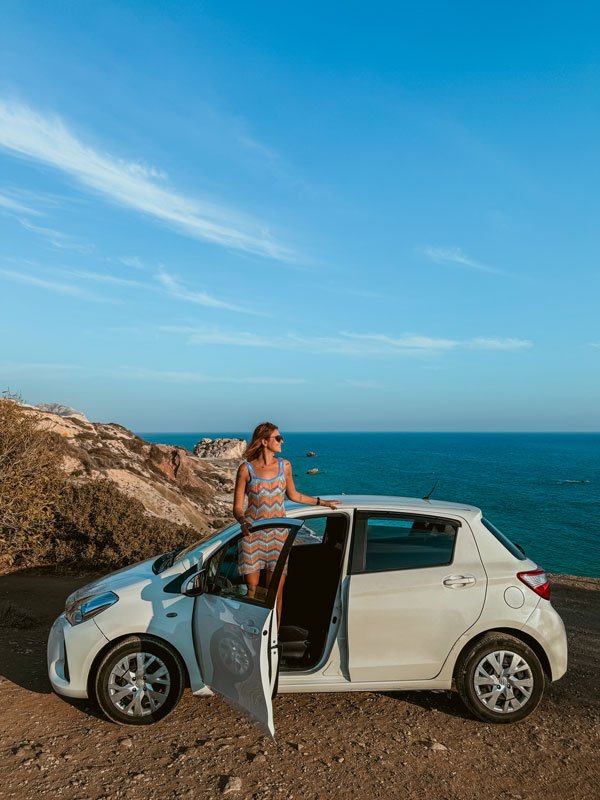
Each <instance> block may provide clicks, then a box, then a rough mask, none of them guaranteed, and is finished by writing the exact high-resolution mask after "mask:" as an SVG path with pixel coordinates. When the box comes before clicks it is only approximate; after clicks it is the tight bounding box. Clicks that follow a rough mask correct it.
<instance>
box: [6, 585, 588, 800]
mask: <svg viewBox="0 0 600 800" xmlns="http://www.w3.org/2000/svg"><path fill="white" fill-rule="evenodd" d="M92 577H93V576H90V575H81V576H59V575H44V574H24V573H16V574H12V575H5V576H0V605H1V604H2V601H6V600H7V599H10V601H11V602H12V603H13V604H14V607H15V608H16V609H17V614H22V613H23V612H27V611H29V612H30V614H31V615H32V620H31V622H30V624H31V627H29V628H23V627H22V621H21V624H20V625H18V626H15V625H14V624H11V620H10V619H9V620H8V622H7V620H6V619H5V620H4V623H3V624H4V625H5V626H6V625H7V624H8V626H9V627H2V628H0V637H1V639H2V642H3V646H2V648H1V650H0V676H1V677H0V697H1V698H2V715H1V718H0V752H1V761H0V796H1V797H2V798H19V799H21V798H24V799H28V798H38V797H43V796H52V797H60V798H69V799H70V798H77V799H78V800H79V799H81V800H83V799H84V798H90V799H92V798H93V799H94V800H95V799H96V798H140V800H141V798H144V799H145V798H160V799H161V800H164V798H200V799H202V798H214V797H222V796H226V797H230V798H235V800H238V798H239V799H240V800H242V798H256V799H258V798H288V800H292V798H296V799H297V800H304V798H319V799H320V798H324V797H327V798H375V797H387V798H404V799H406V800H413V799H414V800H417V799H420V798H423V800H425V799H426V800H438V798H439V799H440V800H442V799H445V798H457V800H458V798H461V800H462V798H465V800H469V798H478V800H481V798H486V800H492V799H493V798H500V799H501V800H505V799H506V800H537V798H539V799H540V800H542V798H543V800H546V799H547V798H548V797H549V796H551V797H553V798H577V800H587V798H598V797H600V787H599V770H598V763H599V760H600V758H599V755H600V748H599V743H600V742H599V738H600V726H599V724H598V723H599V720H600V703H599V700H598V644H599V641H600V614H599V610H600V602H599V601H600V592H599V591H598V590H599V588H600V580H592V579H585V578H572V579H569V578H566V577H558V576H556V577H555V579H554V581H553V587H552V601H553V603H554V605H555V607H556V608H557V610H558V611H559V613H560V614H561V615H562V617H563V619H564V620H565V623H566V625H567V630H568V634H569V646H570V653H569V656H570V665H569V671H568V673H567V675H566V676H565V677H564V678H563V679H562V680H560V681H559V682H557V683H556V684H553V685H551V686H549V687H548V689H547V692H546V694H545V696H544V698H543V700H542V703H541V705H540V706H539V708H538V709H537V711H536V712H535V713H534V714H533V715H532V716H530V717H528V718H527V719H526V720H524V721H523V722H521V723H518V724H515V725H487V724H485V723H482V722H478V721H476V720H474V719H472V718H471V717H470V716H469V715H468V713H467V712H466V711H465V710H464V708H463V706H462V704H461V702H460V700H459V699H458V697H457V696H456V695H455V694H452V693H450V692H410V693H389V694H380V693H374V692H373V693H360V694H358V693H356V694H354V693H348V694H337V695H336V694H331V695H327V694H312V695H311V694H305V695H289V694H288V695H280V696H279V697H278V698H277V699H276V700H275V709H274V710H275V726H276V730H277V734H276V737H277V738H276V739H275V741H272V740H270V739H269V738H267V737H266V736H263V735H262V734H261V733H260V731H259V730H258V729H257V728H255V727H254V726H253V725H252V724H251V723H250V722H249V721H247V720H246V719H244V718H242V717H240V716H239V715H238V714H237V713H236V712H235V711H234V710H232V709H231V708H229V707H228V705H227V704H226V703H225V702H224V701H222V700H221V699H220V698H218V697H211V698H195V697H193V696H192V695H191V693H190V692H189V690H186V693H185V694H184V697H183V698H182V701H181V703H180V704H179V706H178V707H177V708H176V709H175V711H174V712H173V713H172V714H171V715H170V716H169V717H167V719H165V720H164V721H163V722H162V723H159V724H157V725H153V726H149V727H146V728H144V729H136V728H131V727H120V726H117V725H115V724H112V723H110V722H107V721H106V720H105V719H104V718H102V717H101V716H100V715H99V713H98V712H97V711H96V710H95V708H94V706H93V705H92V704H91V703H90V702H87V701H72V702H69V701H66V700H65V699H63V698H60V697H58V696H56V695H55V694H53V693H52V691H51V689H50V685H49V683H48V679H47V676H46V663H45V647H46V639H47V634H48V629H49V626H50V624H51V622H52V621H53V619H54V618H55V617H56V616H57V615H58V614H59V613H60V611H61V610H62V608H63V605H64V599H65V597H66V596H67V594H68V593H69V592H71V591H72V590H73V589H74V588H76V587H77V586H79V585H82V584H84V583H87V582H88V581H89V580H91V578H92Z"/></svg>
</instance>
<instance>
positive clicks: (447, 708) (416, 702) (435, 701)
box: [381, 690, 474, 721]
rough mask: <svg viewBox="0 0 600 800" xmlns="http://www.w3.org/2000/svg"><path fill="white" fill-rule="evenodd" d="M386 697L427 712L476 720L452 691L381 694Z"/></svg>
mask: <svg viewBox="0 0 600 800" xmlns="http://www.w3.org/2000/svg"><path fill="white" fill-rule="evenodd" d="M381 694H383V695H384V697H390V698H391V699H392V700H399V701H402V702H404V703H410V705H413V706H418V707H419V708H423V709H425V710H427V711H433V710H435V711H440V712H442V713H443V714H447V715H448V716H449V717H458V718H459V719H464V720H471V721H473V720H474V717H473V715H472V714H470V713H469V711H468V710H467V708H465V706H464V705H463V702H462V700H461V699H460V697H459V696H458V694H457V693H456V692H451V691H450V690H440V691H437V690H433V691H419V692H404V691H402V692H381Z"/></svg>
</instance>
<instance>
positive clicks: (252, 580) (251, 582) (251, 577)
mask: <svg viewBox="0 0 600 800" xmlns="http://www.w3.org/2000/svg"><path fill="white" fill-rule="evenodd" d="M244 579H245V581H246V586H247V587H248V597H249V598H250V599H253V598H254V597H255V596H256V589H257V587H258V582H259V580H260V570H257V571H256V572H249V573H248V574H247V575H244Z"/></svg>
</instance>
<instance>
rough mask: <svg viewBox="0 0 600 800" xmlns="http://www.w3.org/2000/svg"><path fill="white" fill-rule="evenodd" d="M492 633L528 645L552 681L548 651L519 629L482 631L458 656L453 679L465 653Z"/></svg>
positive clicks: (466, 644)
mask: <svg viewBox="0 0 600 800" xmlns="http://www.w3.org/2000/svg"><path fill="white" fill-rule="evenodd" d="M490 633H505V634H508V635H509V636H513V637H514V638H515V639H519V640H520V641H521V642H523V644H526V645H527V646H528V647H530V648H531V649H532V650H533V652H534V653H535V654H536V656H537V657H538V659H539V662H540V664H541V665H542V670H543V671H544V675H545V676H546V678H547V679H548V680H549V681H551V680H552V668H551V666H550V661H549V659H548V656H547V655H546V651H545V650H544V648H543V647H542V645H541V644H540V643H539V642H538V641H537V639H535V638H534V637H533V636H531V635H530V634H528V633H525V632H524V631H520V630H519V629H518V628H491V629H490V630H487V631H480V632H479V633H478V634H477V635H476V636H474V637H473V638H472V639H469V641H468V642H466V643H465V645H464V646H463V648H462V650H461V651H460V653H459V654H458V657H457V659H456V661H455V662H454V670H453V672H452V677H453V678H455V677H456V673H457V671H458V669H459V667H460V665H461V662H462V660H463V658H464V655H465V653H466V652H467V651H468V650H470V649H471V648H472V647H473V645H475V644H477V642H479V641H480V640H481V639H483V637H484V636H488V634H490Z"/></svg>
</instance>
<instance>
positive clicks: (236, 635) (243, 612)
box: [193, 594, 277, 736]
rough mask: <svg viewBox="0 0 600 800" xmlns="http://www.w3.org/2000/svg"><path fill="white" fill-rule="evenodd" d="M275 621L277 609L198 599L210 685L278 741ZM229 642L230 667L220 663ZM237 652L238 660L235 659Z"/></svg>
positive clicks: (197, 620) (198, 628) (197, 636)
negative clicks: (223, 644) (273, 671)
mask: <svg viewBox="0 0 600 800" xmlns="http://www.w3.org/2000/svg"><path fill="white" fill-rule="evenodd" d="M274 616H275V613H274V611H273V609H271V608H264V607H261V606H258V605H251V604H249V603H246V602H244V601H237V600H235V599H233V598H231V597H220V596H219V595H211V594H205V595H200V596H199V597H197V598H196V608H195V610H194V622H193V626H194V627H193V630H194V641H195V644H196V648H197V652H198V654H199V656H200V660H201V663H202V674H203V676H204V680H205V681H206V685H207V686H208V687H209V688H210V689H211V691H213V692H217V693H218V694H221V695H223V697H225V698H226V699H227V700H229V701H230V702H232V703H234V704H236V705H238V706H241V707H242V708H244V709H245V710H246V711H247V712H248V713H249V714H250V715H251V716H252V717H253V719H255V720H256V721H258V722H259V723H261V724H262V725H263V726H265V727H266V728H267V730H268V731H269V733H270V734H271V736H274V735H275V728H274V726H273V701H272V697H271V693H272V687H271V680H270V678H271V668H270V667H271V665H270V659H271V656H274V658H275V663H274V664H273V667H274V668H276V666H277V665H276V659H277V630H276V627H275V626H274V625H273V619H274ZM224 639H225V640H226V641H227V651H226V657H228V659H229V661H228V662H227V663H223V659H222V658H220V644H221V642H222V641H223V640H224ZM236 651H237V656H238V657H237V658H236V659H232V658H231V655H232V653H233V654H234V655H236ZM243 670H245V672H244V671H243ZM248 673H249V674H248Z"/></svg>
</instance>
